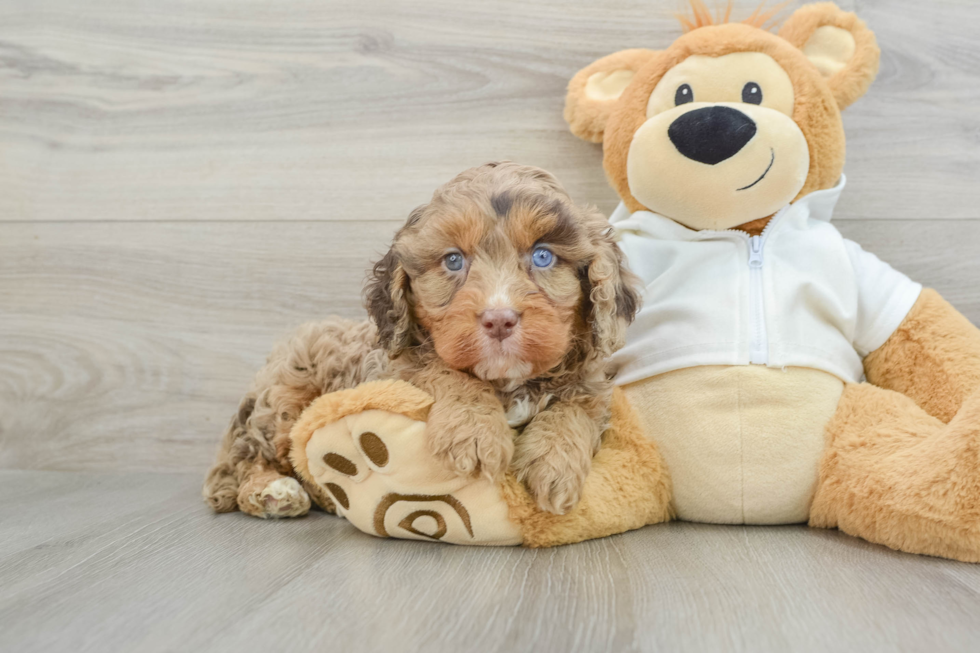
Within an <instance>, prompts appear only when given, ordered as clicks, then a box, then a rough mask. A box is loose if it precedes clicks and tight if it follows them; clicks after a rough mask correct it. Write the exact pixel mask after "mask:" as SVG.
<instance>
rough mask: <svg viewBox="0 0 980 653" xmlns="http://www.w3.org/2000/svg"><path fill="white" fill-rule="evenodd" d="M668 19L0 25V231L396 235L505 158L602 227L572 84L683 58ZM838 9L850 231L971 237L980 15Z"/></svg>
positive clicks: (66, 7)
mask: <svg viewBox="0 0 980 653" xmlns="http://www.w3.org/2000/svg"><path fill="white" fill-rule="evenodd" d="M677 4H678V3H659V4H658V3H650V2H642V1H640V0H604V1H603V2H593V1H590V0H573V1H571V2H569V1H568V0H547V1H545V2H535V3H526V2H503V3H491V4H487V3H485V2H481V1H480V0H452V1H449V0H440V1H438V2H427V3H424V4H419V3H409V2H396V1H394V0H365V1H362V2H342V1H340V0H331V1H322V2H321V1H314V0H288V1H284V2H276V3H268V2H255V1H253V2H238V1H236V2H229V0H209V1H206V2H186V1H185V0H160V1H158V2H152V3H149V2H143V3H139V4H137V5H135V6H134V5H133V4H132V3H131V2H125V1H123V0H96V1H94V2H86V3H85V4H84V5H80V4H78V3H73V2H67V1H65V0H46V1H43V2H33V1H32V2H10V1H8V2H6V3H0V25H2V31H0V62H2V65H0V81H2V83H0V106H2V107H3V108H2V112H3V113H2V117H3V119H2V121H0V188H2V189H3V192H2V193H0V220H30V221H44V220H230V221H237V220H284V219H323V218H329V219H353V220H358V221H362V220H372V219H381V220H389V219H393V218H395V217H397V216H401V215H403V214H404V213H405V212H406V211H408V210H409V209H410V208H411V207H412V206H415V205H416V204H419V203H421V202H422V201H424V200H425V199H426V198H427V197H428V195H429V193H431V190H432V189H433V188H434V187H435V186H437V185H439V184H441V183H443V182H444V181H445V180H446V179H448V178H449V177H451V176H452V175H453V174H455V173H456V172H458V171H460V170H462V169H464V168H467V167H469V166H472V165H476V164H479V163H482V162H484V161H487V160H493V159H500V158H511V159H515V160H519V161H522V162H526V163H530V164H535V165H539V166H542V167H545V168H547V169H550V170H552V171H553V172H555V173H556V174H557V175H558V177H559V178H560V179H562V180H563V181H564V182H565V184H566V185H567V186H568V187H569V189H570V190H571V192H572V193H573V194H574V195H575V196H577V197H579V198H581V199H583V200H587V201H590V202H594V203H597V204H598V205H599V206H600V208H602V209H603V210H605V211H607V212H608V211H611V210H612V208H613V207H614V205H615V203H616V198H615V196H614V194H613V192H612V191H611V189H610V188H609V187H608V185H607V184H606V181H605V177H604V174H603V172H602V167H601V152H600V149H599V148H598V147H597V146H594V145H591V144H588V143H583V142H580V141H577V140H576V139H575V138H574V137H572V136H571V135H570V134H569V133H568V131H567V129H566V127H565V125H564V123H563V121H562V117H561V110H562V104H563V95H564V88H565V84H566V83H567V81H568V79H569V77H570V76H571V75H572V74H573V73H574V72H575V71H576V70H578V69H579V68H581V67H583V66H585V65H587V64H588V63H590V62H591V61H592V60H594V59H595V58H597V57H599V56H602V55H604V54H608V53H610V52H612V51H614V50H617V49H620V48H625V47H651V48H658V47H664V46H666V45H667V44H669V43H670V42H671V41H672V40H673V39H675V38H676V37H677V36H678V35H679V34H680V31H679V26H678V23H677V22H676V21H675V20H674V18H673V17H672V16H671V13H672V11H673V9H674V8H675V7H676V5H677ZM756 4H757V3H756V2H755V0H740V1H739V2H738V3H737V6H738V9H739V13H738V14H737V15H747V14H748V13H749V12H750V11H751V10H752V9H753V8H754V6H755V5H756ZM795 4H799V3H795ZM843 4H844V6H845V7H847V8H857V9H858V10H859V12H860V14H861V16H862V17H863V18H864V19H865V20H866V21H867V22H868V23H869V25H871V27H872V28H873V29H875V30H876V32H877V33H878V36H879V40H880V42H881V45H882V48H883V63H882V72H881V75H880V79H879V80H878V82H877V83H876V84H875V85H874V86H873V87H872V90H871V92H870V94H869V96H868V97H867V98H865V99H864V100H862V101H860V102H859V103H857V104H856V105H855V106H853V107H851V108H850V109H849V110H848V111H847V112H846V113H845V119H846V127H847V130H848V136H849V150H848V151H849V163H848V166H847V171H848V173H849V174H850V176H851V179H852V182H853V183H854V185H855V186H856V187H857V188H859V189H860V190H859V191H858V192H856V193H854V194H853V195H852V196H851V198H850V199H849V201H848V202H846V203H844V204H843V205H842V207H841V210H842V212H843V213H842V217H853V218H882V219H888V218H916V219H919V218H923V217H947V218H973V217H980V214H978V211H977V208H976V205H977V195H976V191H975V190H974V188H975V186H976V179H977V175H978V172H980V148H978V147H977V143H978V140H977V134H978V133H980V113H978V112H977V111H975V110H973V108H974V107H976V106H977V105H978V104H980V72H978V71H980V42H978V41H977V39H975V38H974V32H975V31H976V30H975V28H976V26H977V25H980V5H978V4H977V3H974V2H968V1H966V0H941V1H937V2H930V3H923V2H920V1H918V0H887V1H886V0H865V1H863V2H860V3H857V2H847V3H843Z"/></svg>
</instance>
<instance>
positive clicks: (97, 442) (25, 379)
mask: <svg viewBox="0 0 980 653" xmlns="http://www.w3.org/2000/svg"><path fill="white" fill-rule="evenodd" d="M396 224H398V225H400V224H401V222H400V221H399V222H397V223H385V222H375V223H373V226H372V228H371V229H363V228H362V227H361V225H358V224H356V223H346V222H345V223H240V224H235V223H220V222H218V223H215V222H211V223H195V224H176V223H163V224H160V223H154V224H139V223H122V224H118V223H116V224H113V223H96V224H77V223H76V224H30V223H21V224H7V225H4V226H3V227H2V229H3V233H4V237H3V238H0V298H3V300H2V301H0V467H20V468H44V469H90V468H93V467H94V468H101V469H106V468H116V469H147V470H161V469H162V470H182V469H201V468H202V467H203V466H206V465H208V464H209V462H210V460H211V458H212V456H213V453H214V450H215V447H216V446H217V442H218V436H219V434H220V433H221V431H222V430H223V428H224V426H225V424H226V423H227V420H228V419H229V417H230V416H231V415H232V413H233V411H234V410H235V409H236V406H237V402H238V399H239V398H240V396H241V395H242V394H243V393H244V391H245V390H246V389H247V387H248V384H249V381H250V380H251V377H252V375H253V374H254V373H255V372H256V371H257V370H258V368H259V367H260V366H261V364H262V362H263V360H264V358H265V355H266V354H267V353H268V351H269V349H270V348H271V346H272V343H273V342H274V341H275V340H277V339H278V338H280V337H282V336H283V335H285V333H287V332H288V331H289V330H290V329H292V328H294V327H295V326H297V325H299V324H300V323H302V322H305V321H308V320H311V319H317V318H320V317H325V316H326V315H328V314H338V315H343V316H346V317H351V318H358V319H361V318H364V317H365V314H364V311H363V309H362V307H361V299H360V289H361V285H362V280H363V278H364V274H365V271H366V269H367V268H368V267H369V265H370V261H372V260H374V259H377V258H379V257H380V256H381V255H382V254H383V253H384V252H385V251H386V248H387V245H388V243H389V241H390V238H391V233H392V232H393V231H394V228H395V225H396Z"/></svg>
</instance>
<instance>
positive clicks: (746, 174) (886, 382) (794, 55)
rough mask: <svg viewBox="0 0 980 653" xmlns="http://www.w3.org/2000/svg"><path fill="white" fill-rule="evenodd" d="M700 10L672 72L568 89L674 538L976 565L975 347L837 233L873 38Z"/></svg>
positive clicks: (630, 65)
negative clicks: (641, 289) (850, 547)
mask: <svg viewBox="0 0 980 653" xmlns="http://www.w3.org/2000/svg"><path fill="white" fill-rule="evenodd" d="M692 6H693V7H694V8H695V12H694V13H695V15H694V18H693V19H691V20H688V21H686V23H687V27H688V32H687V33H686V34H685V35H684V36H682V37H681V38H679V39H678V40H677V41H675V42H674V43H673V44H671V45H670V46H669V47H668V48H666V49H664V50H660V51H653V50H643V49H637V50H625V51H622V52H617V53H615V54H612V55H609V56H607V57H604V58H602V59H600V60H598V61H596V62H595V63H593V64H592V65H590V66H588V67H587V68H585V69H584V70H582V71H580V72H579V73H578V74H577V75H575V77H574V78H573V79H572V81H571V83H570V85H569V90H568V96H567V101H566V108H565V118H566V120H567V121H568V123H569V125H570V127H571V129H572V131H573V132H574V133H575V134H576V135H578V136H580V137H581V138H584V139H586V140H589V141H593V142H601V143H602V145H603V153H604V157H603V165H604V167H605V171H606V175H607V177H608V179H609V181H610V183H611V184H612V185H613V186H614V187H615V189H616V190H617V192H618V193H619V195H620V198H621V199H622V204H621V205H620V207H619V208H618V209H617V211H616V212H615V214H614V215H613V216H612V217H611V219H610V221H611V222H612V223H613V225H614V226H615V228H616V230H617V231H618V232H619V234H620V235H621V239H622V240H621V244H622V247H623V249H624V251H625V252H626V255H627V259H628V260H629V263H630V267H631V268H632V270H633V271H634V272H635V273H637V274H638V275H639V276H640V277H641V278H642V279H643V281H644V283H645V293H644V307H643V309H642V311H641V313H640V314H639V315H638V317H637V319H636V321H635V322H634V324H633V325H632V326H631V330H630V332H628V335H627V345H626V347H625V348H624V349H623V350H621V351H620V352H618V353H617V354H616V355H615V356H614V359H615V361H616V363H617V366H618V369H619V372H618V374H619V375H618V383H619V384H621V385H622V388H623V392H624V394H625V395H626V397H627V398H628V399H629V401H630V404H631V405H632V406H633V407H634V408H635V409H636V410H637V412H638V414H639V416H640V422H641V424H642V427H643V429H644V432H645V433H646V435H647V436H648V437H650V438H651V439H652V440H653V441H655V442H656V443H657V445H658V447H659V449H660V451H661V453H662V455H663V456H664V459H665V460H666V464H667V468H668V469H669V470H670V473H671V477H672V479H673V504H672V505H673V507H674V508H675V509H676V513H677V516H678V517H679V518H681V519H685V520H691V521H701V522H715V523H747V524H783V523H796V522H809V524H811V525H812V526H820V527H837V528H839V529H841V530H842V531H844V532H847V533H850V534H852V535H855V536H858V537H862V538H865V539H867V540H870V541H873V542H877V543H880V544H884V545H887V546H889V547H892V548H895V549H900V550H903V551H909V552H914V553H924V554H930V555H936V556H943V557H949V558H956V559H959V560H969V561H974V562H975V561H980V394H978V390H980V331H978V330H977V329H976V327H974V326H973V325H972V324H971V323H970V322H969V321H968V320H967V319H965V318H964V317H963V316H962V315H960V314H959V313H958V312H956V310H954V309H953V308H952V307H951V306H950V305H949V304H948V303H946V302H945V301H944V300H943V299H942V298H941V297H940V296H939V295H938V294H937V293H936V292H934V291H932V290H923V289H922V288H921V286H919V285H918V284H916V283H914V282H912V281H911V280H909V279H908V278H907V277H906V276H905V275H903V274H901V273H899V272H897V271H895V270H893V269H892V268H891V267H889V266H888V265H887V264H885V263H883V262H882V261H880V260H879V259H878V258H876V257H875V256H874V255H872V254H870V253H867V252H865V251H863V250H862V249H861V248H860V247H859V246H858V245H857V244H855V243H853V242H851V241H848V240H846V239H844V238H843V237H842V236H841V234H840V233H839V232H838V231H837V230H836V229H835V228H834V227H833V226H832V225H831V224H830V219H831V215H832V212H833V208H834V204H835V203H836V201H837V198H838V196H839V195H840V193H841V191H842V190H843V188H844V184H845V178H844V175H843V174H842V170H843V165H844V130H843V127H842V123H841V115H840V112H841V110H842V109H844V108H846V107H847V106H848V105H849V104H851V103H852V102H854V101H855V100H857V99H858V98H860V97H861V96H862V95H863V94H864V93H865V91H866V90H867V89H868V87H869V86H870V85H871V82H872V81H873V80H874V77H875V75H876V73H877V70H878V60H879V50H878V47H877V45H876V41H875V37H874V34H873V33H872V32H871V31H870V30H869V29H868V28H867V27H866V26H865V24H864V23H863V22H862V21H861V20H859V19H858V18H857V17H856V16H855V15H854V14H852V13H846V12H844V11H841V10H840V9H839V8H838V7H837V6H835V5H834V4H832V3H820V4H812V5H806V6H804V7H802V8H800V9H799V10H797V11H796V12H795V13H794V14H793V15H792V16H791V17H790V18H789V19H788V20H786V22H785V23H784V24H783V26H782V27H781V29H780V30H779V33H778V35H777V34H773V33H770V32H768V31H766V30H764V29H761V28H760V23H761V22H762V21H763V20H765V17H759V16H756V17H753V18H752V19H750V20H749V21H748V23H747V24H746V23H742V24H711V23H713V22H714V21H713V20H712V19H711V16H710V14H709V13H708V12H707V11H706V10H705V8H704V5H703V4H701V3H699V2H695V3H692ZM864 379H866V381H864ZM863 381H864V382H863Z"/></svg>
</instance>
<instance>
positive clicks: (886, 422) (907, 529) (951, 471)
mask: <svg viewBox="0 0 980 653" xmlns="http://www.w3.org/2000/svg"><path fill="white" fill-rule="evenodd" d="M827 433H828V438H829V447H828V450H827V453H826V455H825V457H824V460H823V462H822V464H821V468H820V481H819V484H818V486H817V492H816V495H815V497H814V500H813V505H812V507H811V509H810V525H812V526H818V527H823V528H833V527H837V528H839V529H840V530H842V531H844V532H845V533H849V534H851V535H855V536H857V537H861V538H864V539H866V540H868V541H870V542H876V543H878V544H884V545H885V546H889V547H891V548H893V549H899V550H901V551H907V552H910V553H923V554H927V555H934V556H942V557H945V558H953V559H955V560H962V561H964V562H980V473H978V472H980V392H978V393H974V394H973V395H971V396H970V397H968V398H967V400H966V401H965V402H964V404H963V406H962V407H961V409H960V411H959V412H958V413H957V414H956V417H954V418H953V419H952V420H951V421H950V422H949V424H944V423H943V422H942V421H941V420H939V419H937V418H935V417H933V416H931V415H929V414H928V413H927V412H926V411H924V410H922V409H921V408H920V407H919V406H917V405H916V403H915V401H913V400H912V399H911V398H910V397H906V396H905V395H903V394H899V393H897V392H892V391H891V390H885V389H883V388H877V387H875V386H873V385H870V384H860V385H852V386H849V387H848V388H847V389H846V390H845V391H844V395H843V397H842V398H841V402H840V406H839V408H838V411H837V414H836V415H835V416H834V418H833V419H832V420H831V422H830V424H828V425H827Z"/></svg>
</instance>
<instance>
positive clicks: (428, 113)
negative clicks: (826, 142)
mask: <svg viewBox="0 0 980 653" xmlns="http://www.w3.org/2000/svg"><path fill="white" fill-rule="evenodd" d="M678 2H679V0H678ZM678 2H675V1H674V0H545V1H538V0H535V2H526V1H524V0H521V1H520V2H518V1H512V0H504V1H500V2H485V1H483V0H432V1H430V0H424V1H423V0H418V1H408V0H358V1H357V2H348V1H340V0H275V1H269V0H154V1H153V2H148V1H147V2H143V1H140V2H133V1H132V0H87V1H86V2H76V1H74V0H0V492H2V494H0V496H2V497H3V500H2V501H0V650H4V651H6V650H18V651H26V650H38V651H51V650H70V651H80V650H93V651H112V650H125V651H133V650H235V651H246V650H263V651H269V650H287V649H288V650H297V651H303V650H323V649H325V648H336V649H338V650H344V649H346V650H359V649H367V648H375V645H377V646H381V645H384V646H385V647H386V648H387V649H388V650H390V651H401V650H404V651H425V650H464V649H479V650H499V651H515V650H532V649H533V650H535V651H537V652H541V653H545V652H549V651H571V650H608V651H620V650H653V649H664V650H685V649H686V650H710V649H715V650H717V649H721V648H727V649H733V650H788V649H791V648H792V649H797V650H811V649H812V650H818V649H819V650H840V649H845V648H853V649H855V650H864V651H867V650H876V649H881V650H895V649H906V650H922V649H928V650H940V649H944V648H945V649H947V650H956V649H959V650H980V567H975V566H969V565H962V564H956V563H949V562H943V561H939V560H933V559H927V558H920V557H914V556H906V555H900V554H896V553H893V552H890V551H887V550H885V549H882V548H880V547H875V546H871V545H867V544H864V543H861V542H858V541H856V540H853V539H851V538H848V537H846V536H843V535H840V534H837V533H831V532H816V531H809V530H806V529H803V528H781V529H763V528H724V527H710V526H696V525H683V524H675V525H669V526H659V527H654V528H648V529H645V530H643V531H640V532H637V533H631V534H628V535H625V536H621V537H616V538H610V539H608V540H603V541H599V542H592V543H588V544H583V545H579V546H574V547H567V548H564V549H560V550H556V551H541V552H532V551H520V550H472V549H460V548H451V547H445V546H438V545H421V544H413V543H399V542H382V541H378V540H374V539H372V538H368V537H366V536H362V535H359V534H357V533H355V532H354V531H353V530H352V529H351V528H350V527H349V526H348V525H347V524H346V523H344V522H342V521H340V520H337V519H334V518H331V517H328V516H326V515H322V514H317V515H312V516H310V517H309V518H307V519H303V520H299V521H296V522H291V523H286V522H280V523H264V522H259V521H255V520H250V519H247V518H245V517H242V516H241V515H233V516H227V515H226V516H222V517H212V516H211V515H209V514H207V513H206V511H205V510H204V507H203V504H202V503H201V501H200V500H199V497H198V493H197V486H198V484H199V480H200V476H201V474H202V472H203V469H204V468H205V467H206V465H207V463H208V460H209V458H210V457H211V455H212V453H213V451H214V448H215V445H216V442H217V437H218V435H219V433H220V431H221V430H222V428H223V426H224V425H225V423H226V421H227V419H228V418H229V417H230V415H231V414H232V413H233V411H234V410H235V407H236V405H237V399H238V397H239V396H240V394H241V393H242V391H243V390H244V389H245V387H246V385H247V383H248V380H249V378H250V376H251V374H252V373H253V372H254V371H255V370H256V369H257V367H258V366H259V365H260V363H261V362H262V360H263V358H264V355H265V353H266V352H267V351H268V349H269V347H270V345H271V342H272V341H273V340H274V339H275V338H276V337H278V336H279V335H281V334H282V333H284V332H285V331H286V330H288V329H289V328H291V327H293V326H295V325H296V324H298V323H300V322H302V321H305V320H308V319H312V318H316V317H320V316H323V315H325V314H329V313H337V314H341V315H344V316H348V317H356V316H360V315H362V309H361V306H360V298H359V291H360V285H361V280H362V278H363V275H364V272H365V270H366V269H367V267H368V265H369V263H370V261H371V260H372V259H373V258H375V257H378V256H379V255H380V254H382V253H383V252H384V250H385V248H386V245H387V242H388V241H389V239H390V237H391V235H392V233H393V231H394V229H395V228H396V227H397V226H398V225H399V224H400V223H401V222H402V221H403V220H404V218H405V217H406V216H407V215H408V212H409V211H410V210H411V209H412V208H413V207H414V206H416V205H418V204H420V203H422V202H424V201H425V200H426V199H427V197H428V196H429V194H430V193H431V192H432V190H433V189H434V188H435V187H436V186H438V185H439V184H441V183H443V182H444V181H446V180H447V179H449V178H450V177H451V176H453V175H454V174H455V173H457V172H459V171H460V170H462V169H464V168H466V167H469V166H472V165H476V164H479V163H482V162H485V161H488V160H493V159H503V158H507V159H514V160H518V161H522V162H526V163H531V164H535V165H539V166H542V167H545V168H548V169H550V170H552V171H553V172H554V173H555V174H557V176H558V177H559V178H560V179H561V180H562V181H563V182H564V183H565V185H566V186H567V187H568V189H569V190H570V192H571V194H572V195H573V197H574V198H575V199H577V200H579V201H582V202H592V203H595V204H597V205H598V206H599V207H600V208H602V209H603V210H605V211H607V212H608V211H611V210H612V208H613V207H614V206H615V204H616V198H615V195H614V193H613V192H612V190H611V189H610V188H609V187H608V185H607V184H606V182H605V178H604V175H603V173H602V167H601V152H600V149H599V148H598V147H597V146H594V145H591V144H587V143H584V142H581V141H578V140H576V139H575V138H573V137H572V136H571V135H570V134H569V133H568V131H567V129H566V127H565V125H564V123H563V121H562V118H561V109H562V102H563V90H564V86H565V84H566V82H567V80H568V78H569V77H570V76H571V75H572V74H573V73H574V72H575V71H576V70H578V69H579V68H581V67H582V66H584V65H586V64H588V63H590V62H591V61H592V60H593V59H595V58H597V57H599V56H601V55H604V54H607V53H609V52H612V51H614V50H617V49H621V48H626V47H658V46H663V45H666V44H668V43H669V42H670V41H672V40H673V39H674V38H676V36H677V35H678V34H679V31H678V25H677V22H676V21H675V20H674V19H673V18H672V16H671V11H672V10H673V9H675V8H677V6H678ZM755 4H757V3H756V2H755V0H745V1H740V2H737V3H736V5H737V11H738V10H741V11H742V12H743V13H748V12H749V11H751V8H753V7H754V5H755ZM793 4H795V3H793ZM840 4H841V5H842V6H844V7H845V8H848V9H854V10H856V11H857V12H858V13H859V14H860V16H861V17H862V18H864V19H865V20H866V21H867V22H868V23H869V25H870V26H871V27H872V28H873V29H874V30H875V31H876V32H877V34H878V38H879V42H880V44H881V46H882V50H883V59H882V67H881V74H880V76H879V79H878V81H877V82H876V83H875V85H874V86H873V87H872V89H871V91H870V94H869V95H868V97H866V98H865V99H863V100H861V101H860V102H858V103H856V104H855V105H854V106H853V107H851V108H850V109H849V110H848V111H847V112H846V114H845V126H846V128H847V130H848V138H849V140H848V164H847V167H846V172H847V175H848V179H849V184H848V188H847V190H846V191H845V194H844V197H843V199H842V200H841V203H840V205H839V208H838V211H837V217H836V218H835V222H836V224H837V225H838V226H839V227H840V229H841V230H842V231H843V232H844V233H845V235H847V236H848V237H851V238H854V239H855V240H857V241H858V242H860V243H861V244H862V245H863V246H864V247H865V248H866V249H869V250H870V251H873V252H875V253H876V254H878V255H879V256H881V257H882V258H883V259H885V260H886V261H888V262H890V263H892V264H893V265H895V266H896V267H898V268H900V269H902V270H903V271H905V272H907V273H908V274H909V275H911V276H913V277H914V278H916V279H917V280H919V281H922V282H923V283H925V284H926V285H929V286H932V287H935V288H937V289H938V290H939V291H940V292H941V293H942V294H943V295H945V296H946V297H947V298H949V299H950V300H951V301H953V302H954V303H955V304H956V305H957V306H958V307H959V308H960V309H961V310H962V311H963V312H964V313H965V314H966V315H967V316H968V317H969V318H970V319H971V320H972V321H973V322H974V323H980V256H978V252H980V190H978V189H980V111H978V110H977V107H978V106H980V40H978V38H977V34H978V33H980V3H978V2H974V1H972V0H936V1H933V2H928V3H926V2H922V1H921V0H851V1H843V2H840ZM369 643H370V644H371V646H370V647H369V646H368V644H369Z"/></svg>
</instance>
